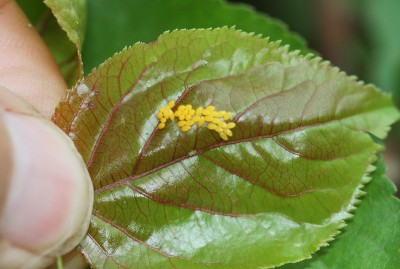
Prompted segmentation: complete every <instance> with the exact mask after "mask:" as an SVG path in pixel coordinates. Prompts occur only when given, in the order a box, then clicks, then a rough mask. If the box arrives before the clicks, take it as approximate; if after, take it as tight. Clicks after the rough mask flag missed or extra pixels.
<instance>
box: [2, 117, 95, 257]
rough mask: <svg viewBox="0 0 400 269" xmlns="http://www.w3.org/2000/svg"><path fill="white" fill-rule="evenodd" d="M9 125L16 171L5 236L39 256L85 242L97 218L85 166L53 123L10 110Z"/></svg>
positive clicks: (5, 213) (8, 199)
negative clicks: (93, 219) (91, 216)
mask: <svg viewBox="0 0 400 269" xmlns="http://www.w3.org/2000/svg"><path fill="white" fill-rule="evenodd" d="M3 121H4V125H5V127H6V130H7V132H8V136H9V138H10V146H11V152H12V164H13V165H12V167H13V168H12V173H11V181H10V186H9V192H8V194H7V197H6V202H5V206H4V208H3V213H2V217H1V219H0V233H1V234H0V237H3V238H5V239H6V240H7V241H8V242H10V244H12V245H13V246H14V247H19V248H22V249H25V250H29V251H33V252H36V253H41V252H42V253H44V252H46V253H53V254H54V255H57V254H64V253H66V252H68V251H69V250H71V249H72V248H73V247H74V246H75V245H77V244H78V243H79V241H80V240H81V239H82V237H83V235H84V234H85V233H86V230H87V227H88V223H89V218H90V214H91V208H92V204H93V189H92V184H91V181H90V177H89V174H88V172H87V170H86V167H85V165H84V162H83V160H82V158H81V157H80V155H79V154H78V153H77V151H76V149H75V147H74V145H73V143H72V142H71V140H70V139H69V138H68V137H67V136H66V135H65V134H64V133H63V132H62V131H61V130H59V129H58V128H57V127H56V126H55V125H54V124H53V123H51V122H49V121H47V120H43V119H40V118H36V117H32V116H27V115H22V114H16V113H9V112H4V113H3ZM55 253H56V254H55Z"/></svg>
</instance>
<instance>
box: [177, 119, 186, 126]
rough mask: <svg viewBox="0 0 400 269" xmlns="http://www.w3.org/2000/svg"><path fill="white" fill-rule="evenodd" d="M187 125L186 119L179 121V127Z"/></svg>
mask: <svg viewBox="0 0 400 269" xmlns="http://www.w3.org/2000/svg"><path fill="white" fill-rule="evenodd" d="M185 125H186V121H183V120H182V121H178V127H183V126H185Z"/></svg>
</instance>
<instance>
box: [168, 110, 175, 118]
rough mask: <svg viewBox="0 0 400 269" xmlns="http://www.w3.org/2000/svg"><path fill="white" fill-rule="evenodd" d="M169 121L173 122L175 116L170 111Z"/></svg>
mask: <svg viewBox="0 0 400 269" xmlns="http://www.w3.org/2000/svg"><path fill="white" fill-rule="evenodd" d="M169 119H170V120H174V119H175V115H174V112H172V110H171V111H169Z"/></svg>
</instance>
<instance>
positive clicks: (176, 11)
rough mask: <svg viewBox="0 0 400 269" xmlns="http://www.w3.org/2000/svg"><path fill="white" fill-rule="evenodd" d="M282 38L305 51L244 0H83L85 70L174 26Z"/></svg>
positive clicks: (282, 27) (299, 41)
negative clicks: (232, 28)
mask: <svg viewBox="0 0 400 269" xmlns="http://www.w3.org/2000/svg"><path fill="white" fill-rule="evenodd" d="M234 25H236V27H237V28H238V29H241V30H244V31H247V32H255V33H256V34H263V35H264V36H268V37H270V38H271V40H282V42H283V43H284V44H290V46H291V49H293V50H301V51H302V52H309V50H308V49H307V47H306V45H305V42H304V40H303V39H302V38H301V37H299V36H298V35H296V34H293V33H290V32H289V31H288V30H287V28H286V26H285V25H284V24H283V23H281V22H278V21H277V20H274V19H271V18H270V17H268V16H267V15H265V14H259V13H256V12H254V10H253V9H251V8H250V7H248V6H245V5H238V4H228V3H225V1H222V0H201V1H197V0H168V1H165V0H152V1H147V0H115V1H108V0H89V1H88V24H87V35H86V38H87V41H88V42H86V43H85V45H84V48H83V60H84V64H85V66H84V68H85V72H86V73H88V72H90V71H91V69H92V68H94V67H96V66H98V65H99V64H100V63H102V62H104V60H105V59H107V58H108V57H110V56H111V55H113V54H114V53H115V52H116V51H120V50H121V49H123V48H124V47H125V46H126V45H127V44H134V43H136V42H138V41H140V42H151V41H153V40H155V39H157V37H158V36H159V35H160V34H162V33H163V32H165V31H169V30H174V29H184V28H186V29H190V28H208V27H212V28H215V27H222V26H234Z"/></svg>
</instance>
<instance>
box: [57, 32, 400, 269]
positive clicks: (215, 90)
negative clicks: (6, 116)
mask: <svg viewBox="0 0 400 269" xmlns="http://www.w3.org/2000/svg"><path fill="white" fill-rule="evenodd" d="M171 100H176V106H178V105H180V104H192V105H193V106H194V107H198V106H203V107H205V106H207V105H214V106H215V107H216V108H217V109H218V110H226V111H231V112H232V118H233V121H234V122H235V123H236V127H235V128H234V129H232V131H233V137H231V138H230V140H228V141H223V140H222V139H221V138H219V136H218V134H216V133H215V132H211V131H210V130H208V129H207V128H206V127H201V128H192V129H191V130H190V131H189V132H187V133H183V132H181V131H180V129H179V128H178V127H177V125H176V124H173V123H169V124H167V126H166V127H165V128H164V129H161V130H160V129H157V125H158V119H157V116H156V115H157V113H158V111H159V109H160V108H161V107H164V106H165V105H166V104H167V103H168V102H169V101H171ZM397 118H398V112H397V111H396V109H395V108H394V107H393V105H392V101H391V99H390V97H388V96H386V95H384V94H382V93H381V92H380V91H379V90H377V89H376V88H375V87H374V86H371V85H364V84H362V83H360V82H357V81H356V79H355V78H352V77H348V76H346V75H345V74H344V73H342V72H339V70H338V69H337V68H334V67H332V66H330V65H329V64H328V63H325V62H321V60H320V59H317V58H312V56H309V57H303V56H299V55H298V54H296V53H295V52H288V49H287V48H286V47H279V44H278V43H269V42H268V41H267V40H265V39H261V38H259V37H254V36H251V35H249V34H246V33H242V32H239V31H236V30H234V29H227V28H222V29H215V30H182V31H175V32H172V33H166V34H164V35H162V36H161V37H160V38H159V39H158V40H157V41H156V42H154V43H151V44H136V45H134V46H132V47H130V48H127V49H125V50H124V51H122V52H121V53H119V54H116V55H114V56H113V57H112V58H110V59H109V60H107V61H106V62H105V63H104V64H103V65H101V66H100V67H99V68H97V69H95V70H94V71H93V72H92V73H91V74H89V75H88V76H87V77H86V78H85V80H84V81H81V82H80V83H79V84H78V85H77V86H76V87H75V88H74V89H73V90H72V91H71V92H69V94H68V96H67V98H66V100H65V101H64V102H63V103H61V104H60V106H59V108H58V110H57V112H56V114H55V116H54V121H55V122H56V123H57V124H58V125H59V126H60V127H61V128H63V129H64V130H65V132H66V133H68V134H69V136H70V137H71V138H72V139H73V140H74V142H75V144H76V146H77V148H78V150H79V151H80V153H81V154H82V156H83V158H84V160H85V161H86V163H87V167H88V169H89V172H90V174H91V177H92V180H93V184H94V188H95V193H96V196H95V204H94V210H93V217H92V220H91V226H90V229H89V232H88V235H87V237H86V238H85V239H84V241H83V242H82V251H83V253H84V254H85V256H86V257H87V258H88V260H89V261H90V262H91V264H92V265H93V267H94V268H151V269H154V268H163V269H164V268H185V269H186V268H269V267H273V266H277V265H281V264H284V263H287V262H294V261H298V260H302V259H305V258H308V257H310V254H311V253H313V252H315V251H316V250H317V249H319V247H321V246H322V245H325V244H326V242H327V241H329V240H331V239H332V238H333V236H334V235H335V234H337V233H338V229H339V228H341V227H343V226H344V225H345V223H344V220H345V219H346V218H348V217H349V216H350V215H349V213H348V212H349V211H350V210H352V209H353V205H354V202H355V201H356V199H357V196H358V195H359V189H360V187H361V186H362V185H363V183H365V182H366V181H367V180H368V177H367V176H366V173H367V172H369V171H371V170H372V166H371V165H370V164H371V162H372V161H373V160H374V159H375V153H376V151H378V150H379V149H380V146H379V145H377V144H376V143H374V141H373V139H372V137H371V135H374V136H377V137H379V138H384V136H385V135H386V132H387V130H388V127H389V125H390V124H391V123H392V122H393V121H395V120H396V119H397Z"/></svg>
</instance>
